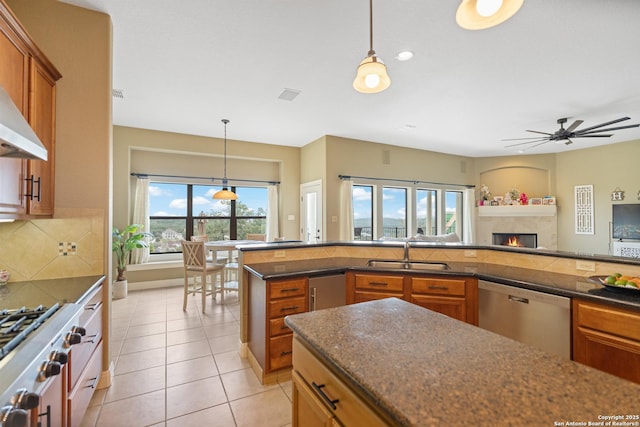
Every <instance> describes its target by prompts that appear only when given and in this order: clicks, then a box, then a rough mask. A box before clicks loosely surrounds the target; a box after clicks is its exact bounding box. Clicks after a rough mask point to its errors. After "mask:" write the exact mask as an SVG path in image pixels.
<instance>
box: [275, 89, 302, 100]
mask: <svg viewBox="0 0 640 427" xmlns="http://www.w3.org/2000/svg"><path fill="white" fill-rule="evenodd" d="M300 92H301V91H299V90H295V89H285V90H283V91H282V93H281V94H280V95H278V99H282V100H283V101H293V100H294V99H296V96H298V95H300Z"/></svg>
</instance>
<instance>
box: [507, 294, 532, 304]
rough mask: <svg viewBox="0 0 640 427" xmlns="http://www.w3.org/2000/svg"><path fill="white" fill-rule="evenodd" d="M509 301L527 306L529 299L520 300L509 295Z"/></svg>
mask: <svg viewBox="0 0 640 427" xmlns="http://www.w3.org/2000/svg"><path fill="white" fill-rule="evenodd" d="M509 301H513V302H519V303H521V304H529V298H521V297H517V296H514V295H509Z"/></svg>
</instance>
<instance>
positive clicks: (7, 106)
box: [0, 86, 47, 160]
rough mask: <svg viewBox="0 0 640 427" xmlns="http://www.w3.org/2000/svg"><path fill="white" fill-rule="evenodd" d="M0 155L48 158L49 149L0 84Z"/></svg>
mask: <svg viewBox="0 0 640 427" xmlns="http://www.w3.org/2000/svg"><path fill="white" fill-rule="evenodd" d="M0 157H13V158H22V159H38V160H47V149H46V148H45V147H44V145H42V142H40V140H39V139H38V137H37V136H36V133H35V132H34V131H33V129H32V128H31V126H29V123H27V121H26V120H25V118H24V116H23V115H22V114H21V113H20V110H18V107H16V105H15V104H14V103H13V100H12V99H11V97H10V96H9V94H8V93H7V92H6V91H5V90H4V88H3V87H2V86H0Z"/></svg>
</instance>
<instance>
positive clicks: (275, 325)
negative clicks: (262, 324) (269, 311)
mask: <svg viewBox="0 0 640 427" xmlns="http://www.w3.org/2000/svg"><path fill="white" fill-rule="evenodd" d="M291 332H293V331H292V330H291V329H289V327H288V326H287V325H285V324H284V317H278V318H277V319H271V320H269V336H272V337H276V336H278V335H282V334H290V333H291Z"/></svg>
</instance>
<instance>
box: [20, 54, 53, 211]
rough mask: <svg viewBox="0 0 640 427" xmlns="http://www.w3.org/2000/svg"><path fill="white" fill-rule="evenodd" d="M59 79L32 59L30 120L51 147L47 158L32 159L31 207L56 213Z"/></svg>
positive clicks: (35, 209)
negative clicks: (56, 126)
mask: <svg viewBox="0 0 640 427" xmlns="http://www.w3.org/2000/svg"><path fill="white" fill-rule="evenodd" d="M55 91H56V87H55V81H54V80H53V79H52V78H51V77H49V76H48V75H47V74H46V72H45V70H44V69H43V68H42V67H40V66H39V65H38V63H37V62H36V61H35V60H33V59H32V60H31V79H30V89H29V97H30V102H29V123H30V124H31V127H33V129H34V131H35V133H36V135H38V138H40V141H41V142H42V144H43V145H44V146H45V148H46V149H47V157H48V158H47V161H43V160H29V169H28V172H27V179H28V181H27V187H28V188H27V196H28V197H27V198H26V199H27V211H28V212H29V214H31V215H53V203H54V188H55V186H54V183H55V182H54V179H55V170H54V165H55V108H56V105H55V104H56V97H55ZM32 180H33V181H32Z"/></svg>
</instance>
